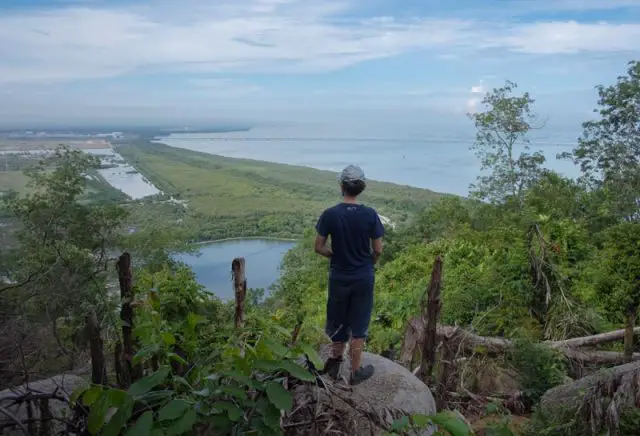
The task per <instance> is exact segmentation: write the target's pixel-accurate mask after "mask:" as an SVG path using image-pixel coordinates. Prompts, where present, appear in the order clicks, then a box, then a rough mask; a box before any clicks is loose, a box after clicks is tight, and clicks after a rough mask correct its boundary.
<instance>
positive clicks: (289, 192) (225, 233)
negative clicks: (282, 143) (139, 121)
mask: <svg viewBox="0 0 640 436" xmlns="http://www.w3.org/2000/svg"><path fill="white" fill-rule="evenodd" d="M118 152H119V153H121V154H122V155H123V157H125V158H126V159H127V160H128V161H129V162H130V163H131V164H132V165H134V166H135V167H136V168H137V169H138V170H140V172H142V173H143V174H144V175H145V176H146V177H147V178H149V179H150V180H151V181H152V182H153V183H154V184H155V185H156V186H158V188H160V189H161V190H162V191H163V192H165V193H168V194H171V195H172V196H173V197H175V198H177V199H179V200H185V201H186V202H187V209H186V210H184V208H182V206H177V207H173V206H172V205H167V204H164V205H157V204H156V205H151V204H148V203H145V205H144V207H143V208H139V207H137V206H132V208H133V209H135V211H134V218H133V219H132V220H131V222H132V223H133V224H135V225H142V223H144V222H152V223H155V224H157V223H158V222H167V221H170V222H172V223H176V222H177V221H180V222H179V225H180V226H181V227H182V228H184V229H185V230H187V231H188V232H189V233H190V238H191V239H192V240H196V241H203V240H212V239H223V238H231V237H238V236H245V237H248V236H271V237H285V238H286V237H300V236H302V235H303V234H304V232H305V231H306V230H307V229H309V228H312V227H313V225H314V224H315V221H316V220H317V217H318V215H319V214H320V212H322V210H323V209H324V208H326V207H329V206H331V205H333V204H334V203H336V202H337V201H339V198H340V197H339V196H340V191H339V187H338V184H337V181H336V179H335V175H334V174H332V173H330V172H328V171H320V170H314V169H311V168H304V167H296V166H291V165H281V164H275V163H269V162H258V161H252V160H246V159H231V158H225V157H221V156H214V155H210V154H206V153H199V152H194V151H189V150H184V149H178V148H174V147H168V146H166V145H163V144H157V143H153V142H149V141H147V140H146V139H145V140H138V141H135V142H133V143H131V144H128V145H126V146H122V147H119V148H118ZM440 196H441V195H440V194H437V193H434V192H432V191H428V190H425V189H419V188H412V187H407V186H399V185H395V184H391V183H382V182H375V181H371V182H369V183H368V186H367V189H366V191H365V193H364V194H363V196H362V200H363V201H364V202H366V203H368V204H370V205H372V206H374V207H376V208H377V209H379V210H380V213H381V214H383V215H385V216H389V218H391V219H392V220H393V221H394V222H395V223H400V222H402V221H403V220H405V219H406V216H407V214H408V213H413V212H416V211H419V210H421V209H423V208H424V207H425V206H427V205H428V204H430V203H432V202H433V201H434V200H437V199H438V198H439V197H440ZM174 206H175V205H174Z"/></svg>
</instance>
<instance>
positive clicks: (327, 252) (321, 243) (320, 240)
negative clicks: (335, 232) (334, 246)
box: [315, 211, 333, 257]
mask: <svg viewBox="0 0 640 436" xmlns="http://www.w3.org/2000/svg"><path fill="white" fill-rule="evenodd" d="M327 215H328V214H327V211H325V212H323V213H322V215H320V219H318V223H317V224H316V231H317V232H318V234H317V236H316V246H315V251H316V253H318V254H319V255H321V256H324V257H331V256H332V255H333V252H332V251H331V249H330V248H329V247H327V237H328V236H329V233H330V231H329V220H328V217H327Z"/></svg>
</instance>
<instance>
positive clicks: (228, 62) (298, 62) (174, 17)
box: [0, 0, 640, 83]
mask: <svg viewBox="0 0 640 436" xmlns="http://www.w3.org/2000/svg"><path fill="white" fill-rule="evenodd" d="M565 3H567V2H565ZM618 3H620V2H618ZM105 4H106V3H104V4H103V3H100V2H97V3H96V4H95V5H94V4H93V3H87V4H85V5H84V6H83V7H63V8H60V7H59V8H55V9H47V10H40V11H33V10H25V11H22V12H12V11H10V10H9V11H5V12H3V14H2V16H0V58H2V59H3V65H2V66H0V83H11V82H17V83H43V82H44V83H47V82H55V81H70V80H77V79H96V78H105V77H117V76H123V75H127V74H133V73H138V72H144V73H147V72H151V73H154V72H168V73H183V72H187V73H199V74H202V73H218V72H232V73H233V72H251V73H317V72H323V71H332V70H336V69H340V68H344V67H347V66H351V65H354V64H357V63H360V62H364V61H368V60H374V59H382V58H386V57H391V56H396V55H399V54H403V53H408V52H412V51H423V52H425V51H426V52H428V51H432V52H433V55H434V56H436V57H440V58H443V57H446V58H450V59H456V58H457V57H458V52H459V51H460V50H467V51H469V50H473V51H476V52H479V51H482V50H494V49H498V50H503V51H512V52H514V53H527V54H556V53H577V52H582V51H588V52H592V53H598V52H612V51H636V52H637V44H636V41H638V40H640V25H639V24H612V23H578V22H574V21H566V22H565V21H558V22H545V23H523V22H513V23H507V24H505V23H495V22H490V21H486V22H485V21H473V20H462V19H456V18H446V19H445V18H437V17H427V16H425V17H416V18H411V19H399V18H396V17H393V16H388V15H385V16H372V17H371V16H370V17H360V18H358V17H357V16H356V15H353V14H351V15H350V14H347V12H348V11H350V9H352V8H355V7H356V6H357V5H358V3H353V1H349V0H342V1H335V0H332V1H320V0H237V1H234V2H232V1H229V0H222V1H220V2H215V3H213V6H212V5H211V3H209V2H204V1H198V0H189V1H188V2H187V3H186V4H185V5H182V4H181V6H180V8H178V7H177V6H176V4H175V2H163V1H160V2H158V3H157V5H156V4H154V6H153V7H151V6H146V7H143V6H140V5H134V6H128V7H127V6H120V7H117V8H115V7H110V8H108V7H106V6H104V5H105ZM592 4H593V5H594V7H595V6H596V2H592ZM597 5H601V2H597Z"/></svg>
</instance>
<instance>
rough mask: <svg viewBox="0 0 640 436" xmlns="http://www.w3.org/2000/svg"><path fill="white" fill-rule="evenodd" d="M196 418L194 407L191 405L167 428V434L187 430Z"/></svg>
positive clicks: (171, 435)
mask: <svg viewBox="0 0 640 436" xmlns="http://www.w3.org/2000/svg"><path fill="white" fill-rule="evenodd" d="M197 418H198V416H197V414H196V409H195V408H193V407H192V408H191V409H189V410H188V411H187V413H185V414H184V415H182V418H180V419H179V420H177V421H176V422H175V423H174V424H173V425H172V426H171V427H169V428H168V429H167V435H169V436H173V435H179V434H183V433H186V432H188V431H189V430H191V429H192V428H193V426H194V425H195V423H196V420H197Z"/></svg>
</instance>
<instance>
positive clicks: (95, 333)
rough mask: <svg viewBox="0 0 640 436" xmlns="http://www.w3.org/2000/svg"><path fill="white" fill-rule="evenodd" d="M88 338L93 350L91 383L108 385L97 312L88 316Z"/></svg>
mask: <svg viewBox="0 0 640 436" xmlns="http://www.w3.org/2000/svg"><path fill="white" fill-rule="evenodd" d="M87 336H88V337H89V346H90V349H91V382H92V383H94V384H97V385H106V384H107V365H106V361H105V358H104V342H103V340H102V336H101V335H100V326H99V325H98V317H97V316H96V314H95V312H91V313H90V314H89V315H87Z"/></svg>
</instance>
